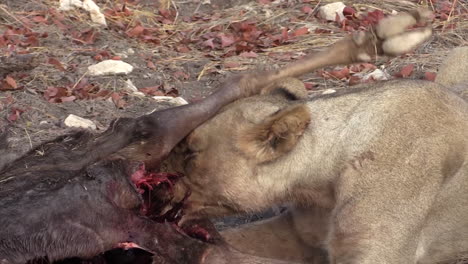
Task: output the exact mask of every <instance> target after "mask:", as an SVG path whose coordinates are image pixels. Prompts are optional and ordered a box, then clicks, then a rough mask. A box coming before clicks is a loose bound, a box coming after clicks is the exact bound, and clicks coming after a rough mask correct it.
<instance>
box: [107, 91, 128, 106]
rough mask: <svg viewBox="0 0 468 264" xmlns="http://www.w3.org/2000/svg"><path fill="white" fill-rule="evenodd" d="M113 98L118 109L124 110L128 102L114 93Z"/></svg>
mask: <svg viewBox="0 0 468 264" xmlns="http://www.w3.org/2000/svg"><path fill="white" fill-rule="evenodd" d="M111 98H112V102H114V104H115V106H116V107H117V108H120V109H122V108H124V106H125V105H126V104H127V102H125V100H124V99H123V98H122V97H121V96H120V95H119V94H118V93H115V92H114V93H112V94H111Z"/></svg>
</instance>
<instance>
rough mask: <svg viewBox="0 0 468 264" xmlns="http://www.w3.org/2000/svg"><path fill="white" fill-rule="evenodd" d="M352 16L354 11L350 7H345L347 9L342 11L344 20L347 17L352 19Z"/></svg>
mask: <svg viewBox="0 0 468 264" xmlns="http://www.w3.org/2000/svg"><path fill="white" fill-rule="evenodd" d="M354 14H356V10H354V8H352V7H349V6H347V7H345V8H344V9H343V15H344V16H345V17H346V18H348V17H353V16H354Z"/></svg>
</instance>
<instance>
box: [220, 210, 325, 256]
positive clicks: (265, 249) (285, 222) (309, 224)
mask: <svg viewBox="0 0 468 264" xmlns="http://www.w3.org/2000/svg"><path fill="white" fill-rule="evenodd" d="M328 215H329V211H328V210H326V209H323V208H318V207H312V208H291V209H289V210H287V211H286V212H283V213H282V214H280V215H279V216H276V217H273V218H271V219H267V220H263V221H258V222H254V223H251V224H245V225H243V226H241V227H238V228H232V229H227V230H225V231H222V232H221V235H222V236H223V238H224V239H225V240H226V242H227V243H228V244H230V245H231V246H233V247H234V248H236V249H238V250H240V251H241V252H245V253H247V254H252V255H257V256H261V257H268V258H275V259H280V260H284V261H289V262H294V263H312V264H323V263H328V262H327V254H326V252H325V251H324V250H323V249H322V248H323V241H324V239H325V237H326V233H327V230H326V229H325V228H323V227H324V226H326V223H327V222H328Z"/></svg>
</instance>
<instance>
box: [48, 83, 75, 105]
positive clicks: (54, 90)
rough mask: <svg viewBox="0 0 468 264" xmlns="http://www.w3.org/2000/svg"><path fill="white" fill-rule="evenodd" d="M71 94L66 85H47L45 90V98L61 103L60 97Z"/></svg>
mask: <svg viewBox="0 0 468 264" xmlns="http://www.w3.org/2000/svg"><path fill="white" fill-rule="evenodd" d="M67 96H70V92H69V91H68V89H67V88H65V87H52V86H50V87H47V90H45V91H44V98H45V99H46V100H47V101H48V102H51V103H60V102H61V100H60V98H62V97H67Z"/></svg>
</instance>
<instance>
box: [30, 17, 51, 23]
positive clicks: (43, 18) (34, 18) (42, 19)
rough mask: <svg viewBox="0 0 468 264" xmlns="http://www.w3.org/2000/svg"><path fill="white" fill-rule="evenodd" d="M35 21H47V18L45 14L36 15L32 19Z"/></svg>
mask: <svg viewBox="0 0 468 264" xmlns="http://www.w3.org/2000/svg"><path fill="white" fill-rule="evenodd" d="M31 20H32V21H34V22H35V23H46V22H47V19H46V18H45V17H43V16H34V17H33V18H32V19H31Z"/></svg>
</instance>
